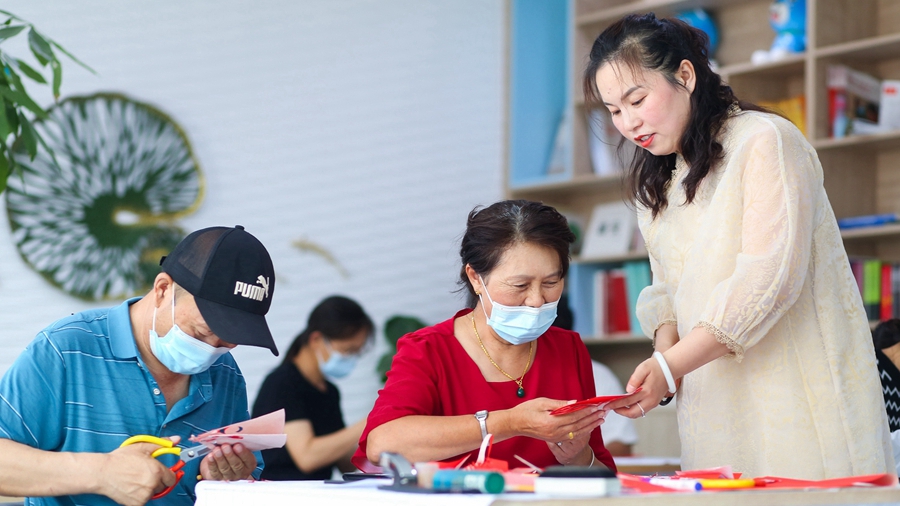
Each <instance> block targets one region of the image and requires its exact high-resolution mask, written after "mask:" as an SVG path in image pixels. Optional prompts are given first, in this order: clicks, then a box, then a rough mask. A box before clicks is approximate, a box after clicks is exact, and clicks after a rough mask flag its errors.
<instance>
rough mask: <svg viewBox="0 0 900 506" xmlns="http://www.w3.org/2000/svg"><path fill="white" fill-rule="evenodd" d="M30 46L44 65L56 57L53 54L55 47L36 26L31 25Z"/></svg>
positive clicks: (29, 32)
mask: <svg viewBox="0 0 900 506" xmlns="http://www.w3.org/2000/svg"><path fill="white" fill-rule="evenodd" d="M28 46H29V47H30V48H31V52H32V53H33V54H34V57H35V58H37V60H38V62H40V64H41V66H42V67H44V66H46V65H47V63H49V62H51V61H53V60H54V59H55V58H56V57H55V56H53V48H52V47H50V43H49V42H47V40H46V39H44V38H43V37H41V36H40V34H39V33H37V30H35V29H34V27H31V30H29V31H28Z"/></svg>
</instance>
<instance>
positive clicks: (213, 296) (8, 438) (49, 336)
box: [0, 226, 278, 505]
mask: <svg viewBox="0 0 900 506" xmlns="http://www.w3.org/2000/svg"><path fill="white" fill-rule="evenodd" d="M161 264H162V271H163V272H161V273H160V274H159V275H157V276H156V279H155V281H154V284H153V288H152V289H151V291H150V292H149V293H148V294H147V295H145V296H144V297H140V298H134V299H129V300H127V301H125V302H123V303H122V304H121V305H119V306H117V307H114V308H109V309H98V310H90V311H84V312H81V313H78V314H75V315H72V316H70V317H68V318H64V319H62V320H59V321H57V322H56V323H54V324H52V325H50V326H49V327H47V328H46V329H44V330H43V331H41V333H40V334H38V336H37V338H35V340H34V341H32V343H31V344H29V345H28V347H27V348H26V350H25V351H24V352H23V353H22V355H20V356H19V358H18V359H17V360H16V362H15V363H14V364H13V366H12V367H11V368H10V369H9V371H7V373H6V374H5V375H4V376H3V378H2V379H0V495H7V496H29V497H38V498H40V499H37V500H36V503H37V504H60V505H62V504H66V505H74V504H87V503H89V504H103V503H111V502H110V501H109V499H112V500H113V501H115V502H118V503H120V504H126V505H132V504H134V505H140V504H144V503H146V502H147V501H148V500H149V499H150V498H151V496H152V495H153V494H154V493H156V492H159V491H161V490H163V489H164V488H165V487H168V486H170V485H173V484H175V483H176V476H175V473H173V472H172V471H171V470H170V469H169V468H168V467H167V466H166V465H164V464H163V463H161V462H160V461H159V460H156V459H154V458H152V457H151V456H150V454H151V453H152V452H153V451H154V450H157V449H158V448H159V447H158V446H156V445H153V444H149V443H139V444H135V445H130V446H125V447H121V448H120V447H119V445H120V444H121V443H122V442H123V441H125V439H127V438H128V437H129V436H133V435H139V434H149V435H154V436H159V437H168V438H170V439H173V440H174V441H175V442H176V443H181V446H188V445H190V443H189V442H188V441H187V438H188V437H189V436H191V435H196V434H200V433H203V432H206V431H208V430H212V429H215V428H217V427H221V426H224V425H229V424H232V423H235V422H239V421H243V420H246V419H248V418H249V414H248V410H247V392H246V385H245V383H244V379H243V376H241V373H240V370H239V369H238V367H237V364H236V363H235V362H234V359H233V358H232V357H231V355H230V354H229V353H228V351H229V350H230V349H232V348H234V347H235V346H236V345H238V344H244V345H250V346H260V347H264V348H268V349H270V350H271V351H272V353H273V354H275V355H276V356H277V355H278V350H277V349H276V347H275V342H274V341H273V339H272V334H271V332H270V331H269V328H268V325H267V324H266V320H265V314H266V313H267V312H268V310H269V306H270V305H271V301H272V295H273V293H274V289H275V273H274V269H273V268H272V260H271V259H270V258H269V254H268V252H267V251H266V249H265V247H264V246H263V245H262V243H260V242H259V241H258V240H257V239H256V238H255V237H253V236H252V235H250V234H249V233H247V232H246V231H244V228H243V227H241V226H237V227H235V228H226V227H214V228H207V229H203V230H199V231H197V232H194V233H192V234H190V235H189V236H188V237H186V238H185V239H184V240H183V241H181V242H180V243H179V244H178V246H176V247H175V249H174V250H173V251H172V253H171V254H169V255H168V256H167V257H165V258H164V259H163V261H162V262H161ZM170 459H171V462H170V461H169V460H166V462H168V464H169V465H171V464H173V463H174V462H175V461H174V458H171V457H170ZM259 460H260V459H258V458H257V455H256V454H254V453H253V452H250V451H248V450H247V449H246V448H244V447H243V446H242V445H240V444H236V445H233V446H230V445H224V446H221V447H219V448H217V449H215V450H214V451H213V452H211V453H210V454H209V455H207V456H206V457H204V458H203V459H202V460H200V461H199V462H197V460H194V461H192V462H189V463H188V464H187V465H186V466H185V467H184V476H183V477H182V478H181V479H180V480H178V483H177V484H176V485H175V487H174V489H173V490H172V491H171V492H170V493H168V494H166V495H165V496H163V497H162V498H160V499H157V500H155V501H154V504H193V502H194V485H195V484H196V482H197V477H198V474H199V475H200V476H202V478H203V479H211V480H239V479H245V478H249V477H251V476H255V477H258V476H259V472H260V471H261V469H262V468H261V465H260V466H259V467H258V466H257V463H258V461H259ZM101 496H105V497H101ZM107 498H109V499H107Z"/></svg>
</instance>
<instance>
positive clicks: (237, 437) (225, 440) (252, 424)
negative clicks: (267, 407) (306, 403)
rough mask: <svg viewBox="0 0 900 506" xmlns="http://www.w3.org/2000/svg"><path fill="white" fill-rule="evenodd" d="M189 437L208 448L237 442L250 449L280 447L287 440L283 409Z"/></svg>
mask: <svg viewBox="0 0 900 506" xmlns="http://www.w3.org/2000/svg"><path fill="white" fill-rule="evenodd" d="M190 439H191V441H193V442H195V443H200V444H203V445H206V446H207V447H209V448H213V447H216V446H220V445H223V444H230V445H233V444H237V443H240V444H242V445H244V447H246V448H247V449H248V450H250V451H257V450H267V449H269V448H281V447H282V446H284V443H285V441H286V440H287V436H286V435H285V434H284V410H283V409H279V410H278V411H273V412H271V413H269V414H267V415H262V416H258V417H256V418H253V419H250V420H246V421H244V422H238V423H233V424H231V425H226V426H225V427H221V428H218V429H215V430H211V431H209V432H204V433H203V434H200V435H197V436H191V437H190Z"/></svg>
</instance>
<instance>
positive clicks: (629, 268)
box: [622, 234, 650, 333]
mask: <svg viewBox="0 0 900 506" xmlns="http://www.w3.org/2000/svg"><path fill="white" fill-rule="evenodd" d="M638 235H640V234H638ZM622 269H623V270H624V271H625V281H626V286H625V288H626V290H625V291H626V295H627V296H628V321H629V324H630V325H631V332H632V333H634V332H638V331H640V329H641V324H640V322H639V321H638V318H637V312H636V311H635V309H636V308H637V299H638V296H639V295H640V294H641V290H643V289H644V288H646V287H648V286H650V263H649V262H625V265H623V266H622Z"/></svg>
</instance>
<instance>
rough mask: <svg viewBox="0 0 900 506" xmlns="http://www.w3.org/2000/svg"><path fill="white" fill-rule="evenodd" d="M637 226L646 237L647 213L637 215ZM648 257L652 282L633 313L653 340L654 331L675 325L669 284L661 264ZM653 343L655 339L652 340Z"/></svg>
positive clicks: (643, 291)
mask: <svg viewBox="0 0 900 506" xmlns="http://www.w3.org/2000/svg"><path fill="white" fill-rule="evenodd" d="M638 224H639V225H640V229H641V233H642V234H644V237H647V229H648V227H649V212H639V213H638ZM649 257H650V272H651V273H652V274H653V282H652V284H651V285H650V286H648V287H647V288H644V289H643V290H641V293H640V295H639V296H638V300H637V306H636V307H635V313H636V314H637V318H638V321H639V322H640V324H641V330H642V331H643V332H644V334H645V335H646V336H647V337H651V338H654V335H655V334H656V329H658V328H659V327H660V326H661V325H664V324H666V323H671V324H673V325H674V324H675V323H676V321H675V310H674V308H673V305H672V297H671V295H670V291H669V284H668V283H667V282H666V275H665V271H664V269H663V267H662V264H660V263H659V261H658V260H657V259H656V258H655V257H654V256H653V253H652V252H651V253H650V254H649ZM654 341H655V339H654ZM654 344H655V342H654Z"/></svg>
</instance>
